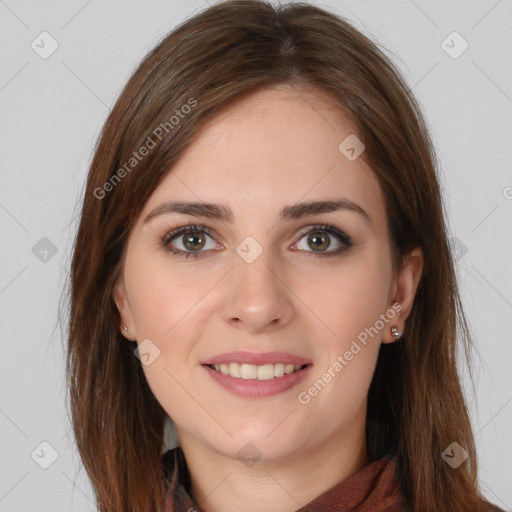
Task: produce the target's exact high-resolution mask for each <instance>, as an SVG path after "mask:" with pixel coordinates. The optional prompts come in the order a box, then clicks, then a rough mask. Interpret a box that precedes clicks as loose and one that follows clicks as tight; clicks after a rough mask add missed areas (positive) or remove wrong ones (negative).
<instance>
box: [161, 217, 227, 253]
mask: <svg viewBox="0 0 512 512" xmlns="http://www.w3.org/2000/svg"><path fill="white" fill-rule="evenodd" d="M162 245H163V246H164V247H165V249H167V250H168V251H170V252H171V253H173V254H175V255H177V256H184V257H186V258H188V257H189V256H193V257H198V256H203V253H206V252H207V251H208V250H210V249H219V248H221V246H219V244H217V242H216V241H215V240H214V239H213V236H212V231H211V230H210V229H208V228H206V227H200V226H195V225H188V226H183V227H181V228H177V229H174V230H172V231H171V232H169V233H167V234H166V235H165V236H164V237H163V239H162Z"/></svg>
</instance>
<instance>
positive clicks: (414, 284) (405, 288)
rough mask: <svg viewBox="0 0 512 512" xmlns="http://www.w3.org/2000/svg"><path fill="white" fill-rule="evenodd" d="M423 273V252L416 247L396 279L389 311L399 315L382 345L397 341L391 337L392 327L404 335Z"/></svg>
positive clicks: (384, 335) (388, 330) (385, 333)
mask: <svg viewBox="0 0 512 512" xmlns="http://www.w3.org/2000/svg"><path fill="white" fill-rule="evenodd" d="M422 272H423V251H422V250H421V249H420V248H419V247H416V248H414V249H413V250H412V251H411V252H410V253H409V254H408V255H407V256H406V257H405V259H404V262H403V265H402V267H401V269H400V270H399V272H398V274H397V276H396V277H395V283H394V293H392V295H391V296H392V300H391V302H390V304H389V305H388V310H389V308H392V310H394V311H397V314H396V315H395V317H394V318H393V319H392V320H391V321H390V323H389V324H388V325H389V328H387V329H386V331H385V332H384V334H383V336H382V343H392V342H394V341H397V340H396V339H395V338H394V337H393V336H392V335H391V327H393V326H396V327H397V329H398V331H399V332H400V333H401V334H403V333H404V328H405V321H406V320H407V317H408V316H409V313H410V312H411V309H412V306H413V303H414V297H415V296H416V291H417V289H418V285H419V283H420V279H421V275H422ZM398 304H400V305H401V308H399V307H398ZM399 339H400V338H399Z"/></svg>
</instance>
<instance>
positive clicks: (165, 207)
mask: <svg viewBox="0 0 512 512" xmlns="http://www.w3.org/2000/svg"><path fill="white" fill-rule="evenodd" d="M340 210H346V211H351V212H354V213H357V214H359V215H361V216H362V217H363V218H364V220H365V221H366V222H367V223H368V224H369V225H370V226H371V224H372V222H371V219H370V216H369V215H368V213H367V212H366V211H365V210H364V209H363V208H361V207H360V206H359V205H357V204H356V203H354V202H352V201H350V200H348V199H345V198H343V199H336V200H327V201H310V202H307V203H297V204H294V205H292V206H285V207H284V208H282V209H281V211H280V220H295V219H301V218H303V217H308V216H311V215H318V214H320V213H331V212H335V211H340ZM171 213H181V214H184V215H192V216H194V217H204V218H207V219H216V220H221V221H223V222H226V223H232V222H233V220H234V215H233V211H232V210H231V209H230V208H229V207H227V206H223V205H221V204H215V203H203V202H185V201H169V202H166V203H163V204H161V205H159V206H157V207H156V208H155V209H154V210H152V211H151V212H150V213H149V214H148V215H147V217H146V218H145V220H144V224H146V223H147V222H149V221H150V220H152V219H154V218H155V217H158V216H159V215H165V214H171Z"/></svg>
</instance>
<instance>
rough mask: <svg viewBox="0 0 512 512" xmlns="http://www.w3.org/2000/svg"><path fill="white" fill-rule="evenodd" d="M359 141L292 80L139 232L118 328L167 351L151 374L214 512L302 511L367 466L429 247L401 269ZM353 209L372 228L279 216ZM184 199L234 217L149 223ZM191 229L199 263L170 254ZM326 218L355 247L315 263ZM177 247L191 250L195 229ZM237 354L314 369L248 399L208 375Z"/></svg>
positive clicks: (189, 162)
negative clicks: (251, 242) (376, 395)
mask: <svg viewBox="0 0 512 512" xmlns="http://www.w3.org/2000/svg"><path fill="white" fill-rule="evenodd" d="M350 133H355V134H357V132H356V129H355V127H354V125H353V124H352V123H351V122H350V120H349V119H348V118H346V117H345V116H344V114H343V112H342V111H341V110H340V109H339V107H336V106H335V105H334V103H333V100H332V99H331V98H329V97H328V96H325V95H324V94H322V93H321V92H318V91H316V92H314V93H313V92H312V91H309V92H308V91H305V90H301V91H298V90H297V89H292V88H290V87H287V86H282V85H281V86H278V87H274V88H271V89H266V90H263V91H259V92H257V93H255V94H253V95H252V96H250V97H248V98H246V99H244V100H242V101H239V102H237V103H236V104H234V105H232V106H230V107H229V108H227V109H225V110H223V111H222V112H221V113H220V114H219V115H218V116H217V117H216V118H215V119H214V120H213V122H212V123H210V124H208V125H207V126H206V127H205V128H204V129H203V130H202V131H201V133H200V134H199V136H198V138H197V139H196V140H195V142H194V143H193V144H192V145H191V146H190V147H189V148H188V149H187V151H186V152H185V153H184V155H183V156H182V158H181V159H180V160H179V161H178V162H177V164H176V165H175V166H174V167H173V169H172V171H171V172H169V173H168V174H167V176H166V177H165V179H164V180H163V181H162V182H161V184H160V185H159V186H158V188H157V189H156V190H155V191H154V193H153V195H152V196H151V197H150V199H149V200H148V202H147V203H146V205H145V207H144V209H143V211H142V214H141V216H140V217H139V219H138V221H137V223H136V225H135V226H134V228H133V230H132V232H131V235H130V237H129V240H128V244H127V247H126V252H125V255H124V260H123V271H122V275H121V277H120V278H119V280H118V282H117V283H116V286H115V290H114V297H115V300H116V303H117V306H118V309H119V311H120V317H121V325H120V329H121V332H122V333H123V335H124V336H125V337H126V338H128V339H130V340H136V341H137V343H138V344H140V343H141V342H142V341H143V340H145V339H147V338H149V339H150V340H151V342H152V343H154V346H157V347H158V349H159V350H160V354H159V356H158V357H157V358H156V359H155V360H154V361H153V362H152V363H151V364H150V365H148V366H145V365H144V366H143V369H144V372H145V375H146V377H147V380H148V383H149V385H150V387H151V389H152V391H153V393H154V394H155V396H156V398H157V399H158V401H159V402H160V404H161V405H162V407H163V408H164V409H165V411H166V412H167V413H168V414H169V415H170V417H171V418H172V419H173V421H174V422H175V425H176V431H177V434H178V438H179V442H180V445H181V447H182V449H183V451H184V454H185V457H186V460H187V465H188V468H189V471H190V474H191V482H192V486H191V495H192V497H193V499H194V500H195V501H196V503H197V504H198V505H199V506H200V507H201V508H202V509H203V510H205V511H207V512H217V511H219V512H220V511H221V510H222V511H223V512H226V511H254V512H259V511H268V510H282V511H285V512H286V511H290V512H291V511H294V510H296V509H298V508H300V506H304V505H305V504H306V503H308V502H309V501H311V500H313V499H314V498H315V497H317V496H318V495H320V494H321V493H322V492H324V491H326V490H327V489H329V488H331V487H332V486H334V485H335V484H337V483H338V482H340V481H342V480H344V479H345V478H347V477H348V476H349V475H351V474H352V473H354V472H356V471H357V470H359V469H360V468H362V467H363V466H365V465H366V464H367V463H368V462H369V461H368V457H367V451H366V444H365V420H366V401H367V394H368V388H369V386H370V382H371V379H372V375H373V371H374V369H375V365H376V361H377V355H378V350H379V346H380V344H381V343H392V342H395V341H394V338H393V337H392V336H391V333H390V328H391V326H393V325H396V326H397V327H398V329H399V331H400V332H403V329H404V323H405V320H406V318H407V316H408V314H409V312H410V310H411V307H412V302H413V299H414V294H415V292H416V289H417V285H418V283H419V279H420V276H421V271H422V266H423V256H422V253H421V250H420V249H415V250H414V251H412V253H411V254H410V255H409V257H408V258H406V261H405V264H404V265H403V267H402V269H401V270H400V272H399V273H398V274H394V272H393V267H392V260H391V248H390V241H389V231H388V225H387V217H386V209H385V203H384V196H383V192H382V190H381V187H380V185H379V182H378V180H377V178H376V176H375V174H374V172H373V171H372V169H371V168H370V167H369V166H368V165H367V164H366V163H365V162H364V161H363V158H362V157H359V158H357V159H356V160H355V161H349V160H348V159H347V158H346V157H345V156H344V155H343V154H342V153H341V152H340V151H339V150H338V145H339V144H340V142H341V141H342V140H343V139H345V137H347V136H348V135H349V134H350ZM363 155H364V153H363ZM340 198H346V199H349V200H350V201H352V202H354V203H356V204H357V205H359V206H360V207H361V208H363V209H364V210H365V211H366V212H367V214H368V216H369V219H370V223H368V222H367V221H366V220H365V218H364V217H363V216H362V215H360V214H358V213H356V212H354V211H350V210H339V211H334V212H329V213H320V214H315V215H312V216H310V217H305V218H301V219H295V220H282V221H279V212H280V210H281V208H283V207H284V206H286V205H294V204H296V203H297V202H302V201H313V200H326V199H340ZM171 200H173V201H177V200H180V201H204V202H212V203H219V204H223V205H225V206H229V207H230V208H231V209H232V211H233V215H234V219H233V222H232V223H228V222H225V221H221V220H218V219H207V218H199V217H194V216H191V215H184V214H180V213H167V214H162V215H157V216H154V217H153V218H152V219H151V220H150V221H148V222H144V220H145V218H146V216H147V215H148V214H149V213H150V212H151V211H153V210H154V209H155V208H156V207H158V206H159V205H160V204H162V203H165V202H167V201H171ZM188 223H191V224H196V225H200V226H206V227H208V228H210V229H212V230H213V235H212V236H211V237H210V236H209V235H206V234H205V233H196V235H203V237H205V239H204V240H205V242H204V243H205V245H204V246H202V248H201V244H199V245H194V244H192V248H196V247H197V248H199V250H200V251H202V254H201V255H200V257H199V258H197V259H196V258H194V257H192V256H191V257H188V258H184V257H180V256H175V255H173V254H172V253H170V252H169V251H167V250H166V249H165V248H164V247H163V246H162V243H161V240H162V238H164V237H165V234H166V233H168V232H169V231H170V230H171V229H173V228H177V227H181V226H185V225H187V224H188ZM325 223H328V224H329V225H331V226H333V227H335V228H337V229H338V230H340V231H342V232H343V233H345V234H347V235H348V236H350V237H351V239H352V242H353V245H352V246H350V247H348V248H345V250H344V251H343V252H341V253H339V254H337V255H335V256H332V257H329V256H317V255H316V254H318V251H315V248H316V246H315V245H314V244H313V243H311V241H309V242H308V235H305V236H304V235H301V233H302V230H303V229H304V228H308V227H310V226H314V225H316V224H320V225H322V224H325ZM318 231H320V232H321V231H322V230H321V229H318V230H317V232H316V233H317V235H318V234H320V235H321V233H318ZM247 236H251V237H253V238H254V239H255V240H256V241H257V242H258V243H259V245H260V246H261V247H262V248H263V252H262V254H261V255H260V256H259V257H257V258H256V260H255V261H253V262H252V263H248V262H247V261H245V260H244V259H243V258H241V257H240V256H239V255H238V254H237V252H236V248H237V246H238V245H239V244H240V243H241V242H242V241H243V240H244V239H245V238H246V237H247ZM185 239H186V236H185ZM327 240H328V241H330V245H329V246H328V247H327V248H325V246H324V247H323V249H322V251H324V252H329V251H334V250H335V249H337V248H339V247H343V243H342V242H340V241H339V240H338V239H337V238H336V236H335V235H329V236H328V237H327ZM194 243H196V244H197V241H196V242H194ZM172 244H173V246H174V247H175V248H178V249H182V250H186V248H187V246H185V245H184V244H183V234H182V235H179V236H177V237H176V238H174V239H173V241H172ZM188 247H190V246H188ZM189 252H192V251H191V250H190V249H189ZM397 302H398V303H400V304H401V305H402V309H401V311H400V313H398V314H396V316H395V317H394V318H393V320H392V321H391V322H389V323H386V325H385V327H384V328H383V329H382V330H381V331H380V332H379V334H378V335H376V336H374V337H373V338H370V341H369V342H368V344H367V345H366V346H364V348H363V349H362V350H361V351H360V352H359V353H358V354H357V355H355V356H354V358H353V359H352V360H351V361H350V362H349V363H348V364H347V365H346V366H345V367H344V368H343V370H342V371H341V372H339V373H337V374H336V376H335V377H334V378H332V380H331V381H330V382H329V383H328V384H327V385H326V386H325V388H324V389H323V390H322V391H321V392H319V393H318V394H317V395H316V396H314V397H313V398H311V400H310V402H309V403H307V404H306V405H303V404H301V403H299V401H298V398H297V397H298V394H299V393H300V392H301V391H305V390H306V391H307V389H308V388H309V387H310V386H311V385H312V384H313V383H314V382H315V381H317V380H318V379H319V378H321V375H322V374H323V373H324V372H326V371H327V370H328V369H329V367H332V365H333V363H334V362H335V361H336V360H337V357H338V355H343V354H344V353H345V352H346V351H347V350H348V349H349V348H350V346H351V343H352V341H353V340H354V339H356V337H357V335H358V334H359V333H361V332H362V331H364V329H365V328H367V327H370V326H373V325H375V322H376V320H378V319H379V315H381V314H383V313H386V311H388V310H390V308H392V305H393V304H394V303H397ZM124 325H127V326H128V331H126V330H124V328H123V326H124ZM398 342H399V341H398ZM234 350H247V351H253V352H267V351H283V352H289V353H291V354H295V355H298V356H302V357H305V358H307V359H310V360H311V361H312V363H313V368H312V370H311V372H310V374H309V376H308V378H307V379H306V380H305V381H304V382H302V383H301V384H299V385H298V386H296V387H294V388H292V389H290V390H288V391H286V392H283V393H281V394H278V395H276V396H273V397H269V398H263V399H257V398H242V397H238V396H235V395H233V394H231V393H230V392H228V391H226V390H224V389H223V388H221V387H220V386H219V385H218V384H217V383H216V382H214V381H213V379H212V378H211V376H210V375H209V374H208V373H207V372H206V371H205V369H204V368H203V367H202V366H201V362H202V361H204V360H205V359H207V358H209V357H213V356H215V355H218V354H221V353H224V352H230V351H234ZM249 442H250V443H253V445H255V446H256V447H257V449H258V450H259V452H260V453H261V459H259V461H258V462H257V463H256V464H255V465H252V466H250V467H248V466H247V465H245V464H243V463H242V462H241V461H240V459H239V457H238V456H237V453H238V451H239V450H240V449H241V448H242V447H244V446H245V445H246V444H247V443H249ZM312 474H314V475H315V478H311V475H312Z"/></svg>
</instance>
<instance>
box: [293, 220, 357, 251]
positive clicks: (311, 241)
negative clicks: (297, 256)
mask: <svg viewBox="0 0 512 512" xmlns="http://www.w3.org/2000/svg"><path fill="white" fill-rule="evenodd" d="M333 238H334V239H335V240H334V241H333ZM303 239H306V240H305V242H306V244H307V245H308V246H309V247H312V248H313V250H312V251H310V250H308V249H307V247H304V245H303V246H302V247H301V246H300V245H299V244H301V241H302V240H303ZM294 245H295V246H297V247H298V249H299V250H303V251H306V252H311V253H312V254H313V255H314V256H335V255H337V254H339V253H341V252H343V251H345V250H346V249H348V248H349V247H351V246H352V245H353V242H352V239H351V238H350V237H349V236H348V235H346V234H345V233H343V232H342V231H339V230H338V229H336V228H333V227H331V226H329V225H328V224H325V225H323V226H311V227H309V228H307V229H306V230H305V231H303V232H302V233H301V239H300V240H299V241H298V242H296V243H295V244H294ZM333 246H334V248H333ZM327 249H331V250H329V251H327ZM294 250H295V249H294Z"/></svg>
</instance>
